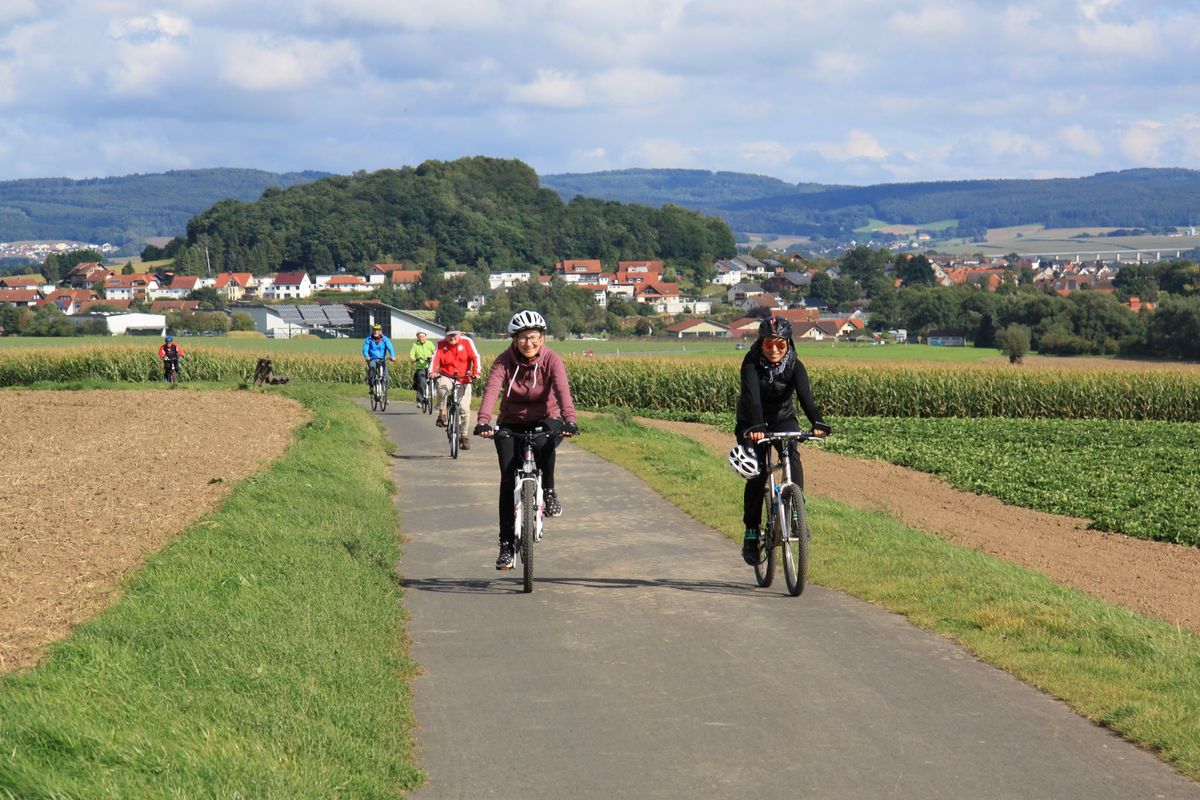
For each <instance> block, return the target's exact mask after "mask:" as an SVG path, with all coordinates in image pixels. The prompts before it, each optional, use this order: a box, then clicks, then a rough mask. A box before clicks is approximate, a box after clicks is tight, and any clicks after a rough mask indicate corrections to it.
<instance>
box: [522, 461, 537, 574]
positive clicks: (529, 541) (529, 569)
mask: <svg viewBox="0 0 1200 800" xmlns="http://www.w3.org/2000/svg"><path fill="white" fill-rule="evenodd" d="M521 509H522V512H523V513H522V514H521V571H522V574H523V575H524V579H525V585H524V587H523V590H524V592H525V593H526V594H528V593H529V592H532V591H533V537H534V535H535V534H536V533H537V515H538V496H537V483H535V482H534V481H530V480H527V481H525V482H524V483H522V484H521Z"/></svg>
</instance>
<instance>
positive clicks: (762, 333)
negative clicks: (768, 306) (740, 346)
mask: <svg viewBox="0 0 1200 800" xmlns="http://www.w3.org/2000/svg"><path fill="white" fill-rule="evenodd" d="M758 338H760V339H768V338H770V339H791V338H792V323H790V322H788V321H787V320H786V319H784V318H783V317H776V316H770V317H767V318H766V319H764V320H763V321H762V322H760V323H759V325H758Z"/></svg>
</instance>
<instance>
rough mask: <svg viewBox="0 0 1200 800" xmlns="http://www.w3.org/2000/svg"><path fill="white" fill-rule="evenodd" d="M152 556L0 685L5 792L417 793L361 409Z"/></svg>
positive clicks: (317, 396)
mask: <svg viewBox="0 0 1200 800" xmlns="http://www.w3.org/2000/svg"><path fill="white" fill-rule="evenodd" d="M287 393H288V394H289V395H291V396H292V397H295V398H296V399H298V400H300V401H301V402H303V403H304V404H305V405H306V406H307V407H308V408H309V409H310V410H311V413H312V415H313V416H312V419H311V421H310V422H308V423H307V424H305V425H303V426H302V427H301V428H300V429H298V431H297V432H296V434H295V436H294V440H293V443H292V445H291V446H290V448H289V449H288V451H287V452H286V454H285V455H284V456H283V457H282V458H281V459H280V460H279V461H277V462H276V463H275V464H274V465H273V466H272V467H271V468H270V469H269V470H267V471H265V472H263V473H260V474H257V475H255V476H252V477H250V478H248V479H247V480H246V481H244V482H243V483H242V484H240V485H239V486H238V487H237V488H236V489H235V490H234V491H233V492H232V493H231V494H230V496H229V497H228V498H227V500H226V502H225V503H224V504H223V505H222V507H221V508H220V509H219V510H218V511H217V512H215V513H214V514H212V515H210V516H208V517H206V518H205V519H203V520H201V521H200V522H198V523H196V524H195V525H193V526H192V527H191V528H189V529H188V530H187V531H185V532H184V533H183V534H182V535H181V536H179V537H178V538H176V539H175V540H173V541H172V542H171V543H169V544H168V545H167V546H166V547H165V548H163V550H162V551H160V552H159V553H158V554H156V555H154V556H152V557H151V558H150V559H149V560H148V561H147V563H146V564H145V566H144V567H143V568H142V569H141V570H139V571H138V572H137V573H136V574H135V575H133V576H132V577H131V578H130V579H129V580H128V582H127V583H126V584H125V585H124V586H123V587H122V596H121V598H120V600H119V601H118V602H117V603H115V604H114V605H113V606H112V607H110V608H109V609H108V610H106V611H105V612H104V613H102V614H100V615H98V616H97V617H95V618H94V619H92V620H91V621H89V622H87V623H85V624H83V625H81V626H79V627H78V628H77V629H76V630H75V631H74V633H73V634H72V635H71V636H70V637H69V638H68V639H66V640H65V641H63V642H60V643H59V644H57V645H55V646H54V647H53V648H52V649H51V651H50V653H49V655H48V657H47V658H46V659H44V660H43V661H42V663H41V664H40V665H39V666H37V667H36V668H33V669H31V670H28V671H25V672H23V673H19V674H15V675H10V676H8V677H6V678H4V679H3V680H2V681H0V797H8V798H99V797H288V798H300V797H312V798H329V797H391V798H394V797H396V796H397V795H398V794H399V793H400V791H401V790H403V789H405V788H410V787H412V786H415V785H416V784H418V783H419V782H420V779H421V775H420V772H419V771H418V769H417V768H416V766H415V765H414V757H413V752H412V741H411V738H410V737H411V731H412V727H413V719H412V711H411V704H410V696H409V689H408V684H409V682H410V680H411V679H412V677H413V674H414V667H413V665H412V663H411V662H410V661H409V659H408V657H407V654H406V650H407V642H406V639H405V632H404V628H403V610H402V608H401V606H400V597H401V593H402V592H401V589H400V586H399V583H398V582H397V580H396V576H395V574H394V571H393V565H394V564H395V563H396V560H397V558H398V556H399V550H398V545H397V541H396V528H397V525H396V522H397V520H396V512H395V508H394V506H393V503H392V497H391V495H392V486H391V483H390V481H389V479H388V477H387V468H388V452H387V447H388V446H387V443H386V441H385V440H384V438H383V436H382V435H381V432H380V430H379V428H378V426H377V425H376V424H375V423H374V422H373V421H372V419H371V418H370V416H369V415H368V414H366V413H365V412H364V411H362V410H361V409H360V408H358V407H356V406H354V405H353V404H351V403H348V402H346V401H345V400H342V399H338V398H337V397H336V396H335V395H333V394H331V393H328V392H324V391H320V390H315V389H313V388H312V387H301V388H295V389H291V390H289V391H288V392H287Z"/></svg>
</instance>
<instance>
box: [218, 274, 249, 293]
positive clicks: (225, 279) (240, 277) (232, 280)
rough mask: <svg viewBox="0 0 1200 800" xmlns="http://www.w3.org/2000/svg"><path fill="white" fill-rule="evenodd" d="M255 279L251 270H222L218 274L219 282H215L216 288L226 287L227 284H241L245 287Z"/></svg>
mask: <svg viewBox="0 0 1200 800" xmlns="http://www.w3.org/2000/svg"><path fill="white" fill-rule="evenodd" d="M253 280H254V276H253V275H251V274H250V273H249V272H222V273H221V274H220V275H218V276H217V282H216V283H215V284H213V288H214V289H224V288H225V287H227V286H231V285H232V286H240V287H242V288H243V289H245V288H246V287H247V286H249V285H250V282H251V281H253Z"/></svg>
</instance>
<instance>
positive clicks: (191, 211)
mask: <svg viewBox="0 0 1200 800" xmlns="http://www.w3.org/2000/svg"><path fill="white" fill-rule="evenodd" d="M328 174H329V173H325V172H288V173H283V174H278V173H274V172H264V171H262V170H257V169H194V170H175V171H172V172H164V173H155V174H146V175H125V176H123V177H119V178H93V179H88V180H70V179H68V178H37V179H32V180H15V181H0V241H2V242H14V241H24V240H30V239H69V240H75V241H80V242H91V243H93V244H103V243H104V242H110V243H112V244H115V245H118V246H120V247H125V246H133V247H138V246H139V245H140V243H141V242H142V240H143V239H145V238H146V237H148V236H176V235H179V234H180V233H182V232H183V231H184V229H185V228H186V226H187V223H188V220H189V219H191V218H192V217H194V216H195V215H196V214H198V213H200V212H201V211H203V210H205V209H206V208H208V207H209V206H211V205H212V204H213V203H215V202H217V201H218V200H222V199H225V198H235V199H238V200H254V199H256V198H258V197H260V196H261V195H262V193H263V190H265V189H267V188H270V187H277V188H287V187H290V186H296V185H298V184H302V183H307V182H309V181H314V180H317V179H318V178H321V177H324V176H326V175H328Z"/></svg>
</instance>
